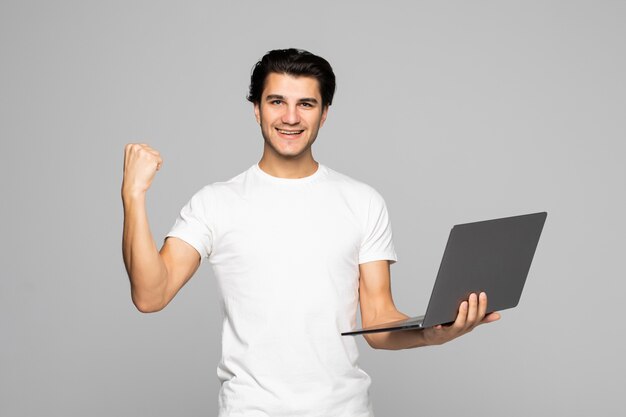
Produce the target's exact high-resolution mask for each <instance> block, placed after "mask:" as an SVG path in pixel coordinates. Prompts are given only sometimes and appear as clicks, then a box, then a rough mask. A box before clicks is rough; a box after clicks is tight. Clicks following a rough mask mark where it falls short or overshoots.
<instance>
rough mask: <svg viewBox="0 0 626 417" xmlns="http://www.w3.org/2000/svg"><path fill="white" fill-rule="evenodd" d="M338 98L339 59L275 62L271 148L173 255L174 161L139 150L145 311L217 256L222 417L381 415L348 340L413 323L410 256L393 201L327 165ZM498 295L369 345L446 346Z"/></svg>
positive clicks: (135, 273)
mask: <svg viewBox="0 0 626 417" xmlns="http://www.w3.org/2000/svg"><path fill="white" fill-rule="evenodd" d="M334 91H335V76H334V74H333V71H332V68H331V66H330V65H329V64H328V62H327V61H326V60H324V59H323V58H321V57H318V56H315V55H313V54H311V53H309V52H306V51H302V50H296V49H288V50H276V51H271V52H269V53H267V54H266V55H265V56H264V57H263V58H262V59H261V61H259V62H258V63H257V64H256V66H255V68H254V71H253V74H252V78H251V85H250V93H249V96H248V99H249V100H250V101H251V102H252V103H253V104H254V114H255V117H256V120H257V122H258V123H259V125H260V127H261V133H262V135H263V139H264V141H265V144H264V149H263V155H262V157H261V160H260V161H259V162H258V164H254V165H253V166H252V167H250V168H249V169H248V170H246V171H245V172H243V173H241V174H240V175H237V176H236V177H234V178H232V179H230V180H228V181H225V182H217V183H213V184H210V185H207V186H206V187H204V188H202V189H201V190H200V191H198V192H197V193H196V194H195V195H194V196H193V197H192V198H191V199H190V200H189V202H188V203H187V204H186V205H185V206H184V207H183V208H182V210H181V212H180V215H179V217H178V219H177V220H176V222H175V224H174V226H173V227H172V229H171V231H170V232H169V233H168V235H167V238H166V240H165V242H164V244H163V247H162V248H161V250H160V251H158V250H157V248H156V246H155V243H154V240H153V238H152V235H151V232H150V228H149V225H148V221H147V216H146V209H145V195H146V192H147V190H148V188H149V187H150V184H151V182H152V180H153V178H154V176H155V174H156V171H158V170H159V168H160V166H161V164H162V159H161V157H160V155H159V153H158V152H157V151H155V150H154V149H152V148H150V147H149V146H148V145H146V144H129V145H127V146H126V150H125V164H124V181H123V184H122V198H123V203H124V215H125V217H124V236H123V255H124V262H125V264H126V268H127V271H128V275H129V277H130V282H131V295H132V300H133V302H134V304H135V305H136V306H137V308H138V309H139V310H140V311H142V312H154V311H159V310H161V309H163V308H164V307H165V306H166V305H167V304H168V303H169V302H170V301H171V300H172V298H173V297H174V296H175V295H176V293H177V292H178V291H179V290H180V288H181V287H182V286H183V285H184V284H185V283H186V282H187V281H188V280H189V279H190V278H191V276H192V275H193V274H194V272H195V271H196V270H197V268H198V266H199V265H200V263H201V262H202V261H203V260H204V259H205V258H206V259H208V260H209V262H210V263H211V265H212V267H213V270H214V272H215V275H216V278H217V280H218V283H219V288H220V290H221V298H220V299H221V307H222V310H223V312H224V322H223V339H222V360H221V361H220V363H219V366H218V369H217V374H218V377H219V379H220V380H221V382H222V386H221V389H220V394H219V407H220V413H219V415H220V416H221V417H226V416H233V417H234V416H272V417H277V416H290V417H293V416H324V417H333V416H337V417H340V416H345V417H348V416H349V417H365V416H372V415H373V412H372V407H371V403H370V400H369V397H368V388H369V386H370V378H369V376H368V375H367V374H366V373H365V372H364V371H363V370H361V369H360V368H359V367H358V364H357V358H358V352H357V347H356V343H355V340H354V338H353V337H342V336H341V335H340V333H341V332H342V331H346V330H350V329H352V328H354V327H355V324H356V311H357V305H358V303H360V306H361V318H362V324H363V325H364V326H371V325H375V324H379V323H384V322H388V321H393V320H399V319H403V318H406V317H407V316H406V315H405V314H403V313H401V312H399V311H398V310H397V309H396V307H395V305H394V303H393V300H392V296H391V289H390V272H389V265H390V263H393V262H395V261H396V260H397V258H396V253H395V250H394V246H393V242H392V234H391V226H390V222H389V218H388V215H387V209H386V206H385V202H384V200H383V198H382V197H381V196H380V194H378V193H377V192H376V191H375V190H374V189H373V188H371V187H370V186H368V185H366V184H363V183H361V182H358V181H356V180H354V179H352V178H350V177H348V176H345V175H342V174H340V173H338V172H336V171H334V170H332V169H330V168H328V167H326V166H324V165H322V164H320V163H318V162H316V161H315V160H314V159H313V154H312V151H311V145H312V144H313V143H314V142H315V139H316V138H317V134H318V131H319V129H320V128H321V127H322V126H323V125H324V121H325V120H326V116H327V114H328V109H329V107H330V105H331V104H332V99H333V94H334ZM486 308H487V299H486V295H485V294H480V295H479V296H477V295H476V294H472V295H471V296H470V298H469V300H467V301H465V302H463V304H461V307H460V309H459V314H458V317H457V319H456V321H455V323H454V324H453V325H451V326H446V327H442V326H437V327H436V328H430V329H425V330H410V331H401V332H387V333H377V334H371V335H366V336H365V338H366V339H367V342H368V343H369V344H370V345H371V346H372V347H373V348H376V349H405V348H413V347H418V346H426V345H438V344H442V343H445V342H447V341H450V340H452V339H454V338H456V337H458V336H460V335H462V334H465V333H467V332H469V331H471V330H472V329H473V328H474V327H476V326H477V325H479V324H481V323H486V322H491V321H495V320H497V319H498V318H499V316H498V315H497V313H493V314H490V315H487V316H486V315H485V312H486Z"/></svg>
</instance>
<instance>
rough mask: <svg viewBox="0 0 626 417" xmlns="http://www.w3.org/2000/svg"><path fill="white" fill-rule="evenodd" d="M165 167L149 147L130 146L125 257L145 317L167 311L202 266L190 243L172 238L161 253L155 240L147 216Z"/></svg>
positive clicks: (124, 184)
mask: <svg viewBox="0 0 626 417" xmlns="http://www.w3.org/2000/svg"><path fill="white" fill-rule="evenodd" d="M162 164H163V159H161V156H160V154H159V152H157V151H156V150H154V149H152V148H150V147H149V146H148V145H147V144H145V143H144V144H136V143H131V144H128V145H126V148H125V150H124V179H123V181H122V203H123V205H124V232H123V237H122V255H123V257H124V265H125V266H126V272H127V273H128V277H129V279H130V285H131V297H132V300H133V303H134V304H135V306H136V307H137V309H138V310H139V311H141V312H144V313H150V312H155V311H159V310H161V309H163V308H164V307H165V306H166V305H167V304H168V303H169V302H170V301H171V300H172V298H174V296H175V295H176V293H177V292H178V291H179V290H180V289H181V288H182V286H183V285H185V283H186V282H187V281H188V280H189V279H190V278H191V277H192V276H193V274H194V273H195V272H196V270H197V269H198V266H199V265H200V255H199V254H198V252H197V251H196V250H195V249H194V248H193V247H192V246H191V245H189V244H188V243H186V242H184V241H182V240H180V239H177V238H168V239H166V241H165V243H164V244H163V247H162V248H161V251H160V252H159V251H158V250H157V247H156V244H155V242H154V239H153V237H152V232H151V231H150V225H149V224H148V215H147V213H146V193H147V191H148V189H149V188H150V185H151V184H152V180H153V179H154V176H155V175H156V172H157V171H158V170H159V169H160V168H161V165H162Z"/></svg>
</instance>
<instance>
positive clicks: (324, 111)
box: [320, 105, 330, 127]
mask: <svg viewBox="0 0 626 417" xmlns="http://www.w3.org/2000/svg"><path fill="white" fill-rule="evenodd" d="M328 107H330V106H328V105H326V106H324V108H323V109H322V120H321V121H320V127H322V126H324V122H325V121H326V116H328Z"/></svg>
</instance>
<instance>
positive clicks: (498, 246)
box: [341, 212, 548, 336]
mask: <svg viewBox="0 0 626 417" xmlns="http://www.w3.org/2000/svg"><path fill="white" fill-rule="evenodd" d="M547 215H548V214H547V213H546V212H542V213H533V214H526V215H522V216H514V217H506V218H503V219H495V220H487V221H481V222H475V223H466V224H458V225H456V226H454V227H453V228H452V230H451V231H450V237H449V238H448V244H447V245H446V249H445V251H444V254H443V259H442V260H441V266H440V267H439V273H438V274H437V279H436V281H435V286H434V288H433V292H432V294H431V296H430V301H429V303H428V308H427V309H426V314H425V315H423V316H419V317H412V318H409V319H404V320H399V321H394V322H390V323H385V324H379V325H376V326H372V327H365V328H362V329H357V330H354V331H349V332H344V333H341V334H342V335H344V336H347V335H355V334H363V333H376V332H388V331H396V330H406V329H416V328H426V327H432V326H436V325H438V324H447V323H452V322H454V320H455V318H456V315H457V312H458V308H459V305H460V304H461V302H462V301H464V300H467V298H468V297H469V294H471V293H473V292H475V293H479V292H481V291H485V292H486V293H487V299H488V307H487V309H488V312H493V311H501V310H505V309H507V308H512V307H515V306H516V305H517V303H518V302H519V299H520V297H521V295H522V289H523V288H524V283H525V282H526V277H527V276H528V271H529V269H530V264H531V262H532V260H533V256H534V254H535V249H536V248H537V243H538V242H539V236H540V235H541V231H542V229H543V225H544V223H545V221H546V217H547Z"/></svg>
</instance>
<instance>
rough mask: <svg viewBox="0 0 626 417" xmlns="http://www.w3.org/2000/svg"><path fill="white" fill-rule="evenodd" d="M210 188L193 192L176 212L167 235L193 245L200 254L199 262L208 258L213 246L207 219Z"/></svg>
mask: <svg viewBox="0 0 626 417" xmlns="http://www.w3.org/2000/svg"><path fill="white" fill-rule="evenodd" d="M209 199H210V189H209V187H208V186H207V187H205V188H203V189H201V190H200V191H198V192H197V193H196V194H194V195H193V196H192V197H191V199H190V200H189V201H188V202H187V204H185V205H184V206H183V208H182V209H181V210H180V213H179V214H178V218H177V219H176V221H175V223H174V226H173V227H172V228H171V229H170V231H169V233H168V234H167V235H166V238H167V237H177V238H179V239H182V240H184V241H185V242H187V243H189V244H190V245H191V246H193V247H194V248H195V249H196V250H197V251H198V253H199V254H200V262H203V260H204V258H208V256H209V255H210V254H211V249H212V246H213V230H212V227H211V225H210V223H209V221H208V218H209V215H210V213H208V212H207V206H208V203H209V201H208V200H209Z"/></svg>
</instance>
